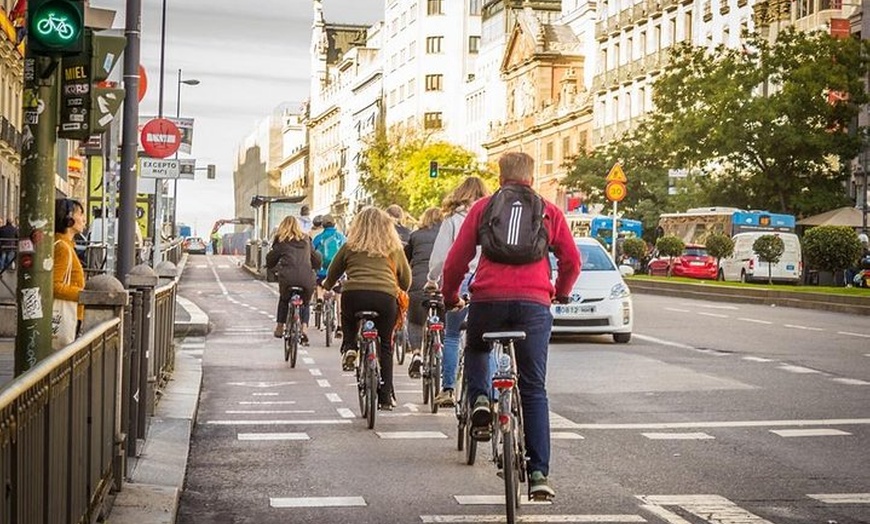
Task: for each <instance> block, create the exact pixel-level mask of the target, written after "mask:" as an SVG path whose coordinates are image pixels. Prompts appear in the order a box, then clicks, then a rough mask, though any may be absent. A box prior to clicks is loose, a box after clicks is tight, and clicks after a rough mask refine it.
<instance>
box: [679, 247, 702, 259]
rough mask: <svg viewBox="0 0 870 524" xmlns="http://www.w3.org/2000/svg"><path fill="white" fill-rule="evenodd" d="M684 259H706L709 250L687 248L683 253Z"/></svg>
mask: <svg viewBox="0 0 870 524" xmlns="http://www.w3.org/2000/svg"><path fill="white" fill-rule="evenodd" d="M683 256H684V257H706V256H707V250H706V249H705V248H703V247H687V248H686V249H685V250H684V251H683Z"/></svg>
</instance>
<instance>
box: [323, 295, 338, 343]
mask: <svg viewBox="0 0 870 524" xmlns="http://www.w3.org/2000/svg"><path fill="white" fill-rule="evenodd" d="M322 307H323V308H325V309H324V311H323V328H324V330H325V331H326V347H329V346H331V345H332V336H333V335H334V334H335V327H334V324H335V321H334V320H333V318H332V315H333V314H334V311H333V309H332V302H329V303H327V302H326V301H324V302H323V306H322Z"/></svg>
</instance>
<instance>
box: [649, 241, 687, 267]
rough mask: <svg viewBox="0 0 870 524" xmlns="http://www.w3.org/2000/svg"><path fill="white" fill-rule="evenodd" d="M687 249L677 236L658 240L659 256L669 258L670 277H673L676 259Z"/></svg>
mask: <svg viewBox="0 0 870 524" xmlns="http://www.w3.org/2000/svg"><path fill="white" fill-rule="evenodd" d="M685 248H686V244H685V243H684V242H683V240H682V239H681V238H680V237H678V236H676V235H665V236H663V237H661V238H659V239H658V240H656V249H658V251H659V255H661V256H664V257H668V276H671V265H672V264H673V262H674V257H678V256H680V255H682V254H683V249H685Z"/></svg>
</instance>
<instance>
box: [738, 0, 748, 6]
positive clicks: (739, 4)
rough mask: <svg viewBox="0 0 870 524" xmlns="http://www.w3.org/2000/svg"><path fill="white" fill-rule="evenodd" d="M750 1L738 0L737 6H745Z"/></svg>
mask: <svg viewBox="0 0 870 524" xmlns="http://www.w3.org/2000/svg"><path fill="white" fill-rule="evenodd" d="M748 3H749V0H737V7H743V6H745V5H746V4H748Z"/></svg>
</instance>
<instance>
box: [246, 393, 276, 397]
mask: <svg viewBox="0 0 870 524" xmlns="http://www.w3.org/2000/svg"><path fill="white" fill-rule="evenodd" d="M279 394H280V393H251V395H252V396H255V397H277V396H278V395H279Z"/></svg>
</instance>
